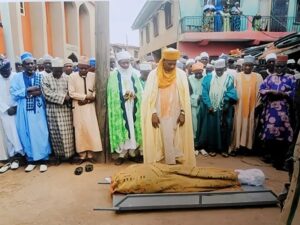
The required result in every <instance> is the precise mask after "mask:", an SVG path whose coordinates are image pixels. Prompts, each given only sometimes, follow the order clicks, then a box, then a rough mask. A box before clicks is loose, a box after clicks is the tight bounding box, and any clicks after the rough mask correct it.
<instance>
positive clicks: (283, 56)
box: [277, 55, 289, 62]
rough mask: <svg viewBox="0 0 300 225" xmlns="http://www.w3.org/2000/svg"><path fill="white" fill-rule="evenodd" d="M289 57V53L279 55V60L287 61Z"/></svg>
mask: <svg viewBox="0 0 300 225" xmlns="http://www.w3.org/2000/svg"><path fill="white" fill-rule="evenodd" d="M288 59H289V57H288V56H287V55H278V56H277V62H287V61H288Z"/></svg>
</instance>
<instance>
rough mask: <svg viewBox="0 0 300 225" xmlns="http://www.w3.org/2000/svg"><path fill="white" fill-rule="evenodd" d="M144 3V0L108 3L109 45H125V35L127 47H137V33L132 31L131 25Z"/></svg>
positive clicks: (118, 0)
mask: <svg viewBox="0 0 300 225" xmlns="http://www.w3.org/2000/svg"><path fill="white" fill-rule="evenodd" d="M145 2H146V0H110V1H109V3H110V4H109V13H110V16H109V17H110V18H109V20H110V21H109V23H110V42H111V43H113V44H115V43H120V44H126V35H127V40H128V44H129V45H135V46H139V32H138V30H135V31H132V29H131V25H132V24H133V22H134V19H135V18H136V17H137V15H138V13H139V11H140V10H141V9H142V7H143V5H144V3H145Z"/></svg>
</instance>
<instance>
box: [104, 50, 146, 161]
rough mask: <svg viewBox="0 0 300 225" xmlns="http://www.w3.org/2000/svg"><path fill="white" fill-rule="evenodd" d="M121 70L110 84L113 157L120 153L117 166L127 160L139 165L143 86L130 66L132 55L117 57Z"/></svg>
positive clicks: (108, 89)
mask: <svg viewBox="0 0 300 225" xmlns="http://www.w3.org/2000/svg"><path fill="white" fill-rule="evenodd" d="M116 56H117V65H116V66H117V67H116V69H115V70H114V71H112V72H111V74H110V76H109V79H108V84H107V103H108V119H109V137H110V146H111V153H114V152H116V153H118V154H119V155H118V159H117V160H116V162H115V164H116V165H120V164H122V163H123V162H124V161H125V158H127V157H128V158H129V159H132V160H133V161H135V162H139V161H141V160H140V154H139V152H138V151H136V150H137V149H138V148H139V147H141V144H142V134H141V107H140V105H141V99H142V90H143V87H142V84H141V82H140V79H139V78H138V75H137V73H136V71H135V70H134V69H133V67H132V66H131V64H130V59H131V55H130V54H129V52H127V51H121V52H119V53H118V54H117V55H116Z"/></svg>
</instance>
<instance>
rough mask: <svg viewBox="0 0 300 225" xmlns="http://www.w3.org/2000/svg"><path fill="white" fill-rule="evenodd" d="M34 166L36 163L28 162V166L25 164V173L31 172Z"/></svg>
mask: <svg viewBox="0 0 300 225" xmlns="http://www.w3.org/2000/svg"><path fill="white" fill-rule="evenodd" d="M35 167H36V165H33V164H29V165H28V166H26V168H25V172H26V173H29V172H31V171H32V170H34V168H35Z"/></svg>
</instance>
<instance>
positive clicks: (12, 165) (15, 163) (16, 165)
mask: <svg viewBox="0 0 300 225" xmlns="http://www.w3.org/2000/svg"><path fill="white" fill-rule="evenodd" d="M18 168H19V161H18V160H14V161H13V162H9V163H6V164H5V165H3V166H2V167H1V168H0V173H5V172H6V171H7V170H9V169H11V170H16V169H18Z"/></svg>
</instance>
